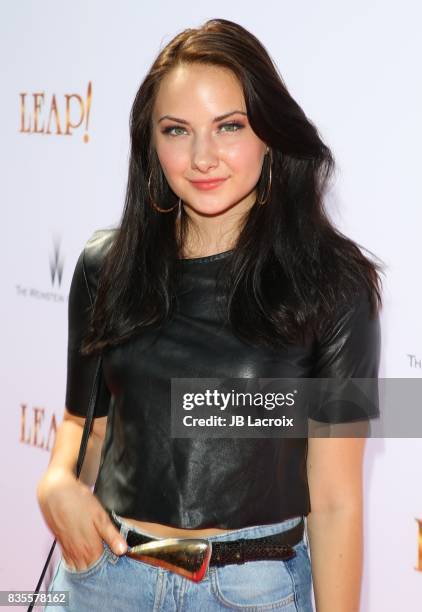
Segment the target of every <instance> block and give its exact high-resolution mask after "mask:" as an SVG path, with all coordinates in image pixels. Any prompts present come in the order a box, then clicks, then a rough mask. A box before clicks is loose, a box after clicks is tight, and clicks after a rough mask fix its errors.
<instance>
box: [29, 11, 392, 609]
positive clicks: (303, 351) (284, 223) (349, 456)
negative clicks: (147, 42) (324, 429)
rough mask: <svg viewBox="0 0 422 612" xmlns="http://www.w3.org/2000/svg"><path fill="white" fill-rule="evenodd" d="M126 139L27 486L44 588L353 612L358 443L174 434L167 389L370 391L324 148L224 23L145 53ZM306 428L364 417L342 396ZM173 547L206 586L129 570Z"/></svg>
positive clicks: (153, 569) (361, 287) (102, 600)
mask: <svg viewBox="0 0 422 612" xmlns="http://www.w3.org/2000/svg"><path fill="white" fill-rule="evenodd" d="M130 127H131V158H130V165H129V178H128V187H127V195H126V202H125V207H124V211H123V215H122V219H121V222H120V224H119V226H118V228H117V229H112V230H99V231H97V232H95V233H94V235H93V236H92V237H91V238H90V240H89V241H88V243H87V244H86V245H85V248H84V249H83V251H82V253H81V255H80V257H79V260H78V262H77V264H76V268H75V272H74V276H73V280H72V285H71V290H70V296H69V340H68V372H67V376H68V378H67V389H66V409H65V413H64V419H63V423H62V424H61V426H60V427H59V430H58V432H57V437H56V443H55V446H54V449H53V451H52V457H51V460H50V464H49V467H48V469H47V471H46V473H45V475H44V476H43V478H42V479H41V480H40V482H39V485H38V489H37V495H38V500H39V504H40V507H41V509H42V512H43V515H44V517H45V520H46V523H47V524H48V526H49V528H50V529H51V530H52V531H53V533H54V534H55V536H56V537H57V540H58V542H59V544H60V547H61V551H62V558H61V561H60V563H59V566H58V568H57V571H56V574H55V577H54V579H53V581H52V583H51V585H50V589H51V590H62V589H63V590H68V591H69V592H70V607H68V608H66V609H68V610H77V611H78V612H82V611H83V610H97V609H98V610H99V609H102V610H113V611H116V610H122V611H123V610H124V611H125V612H126V611H129V610H142V611H147V610H164V611H167V610H194V611H197V610H202V611H205V610H220V609H221V610H229V609H232V610H254V611H260V610H275V609H283V610H285V612H288V611H295V612H299V611H300V612H310V611H311V610H312V603H311V601H312V594H311V590H312V585H313V588H314V594H315V601H316V607H317V611H318V612H333V611H335V612H357V611H358V609H359V597H360V582H361V569H362V456H363V450H364V437H355V438H350V437H342V438H340V437H335V438H332V437H331V438H327V437H322V436H321V437H318V436H312V437H309V438H298V437H296V438H294V437H290V438H289V437H284V438H283V437H281V438H258V437H256V438H240V437H233V438H231V439H227V438H216V437H212V436H211V435H210V437H209V438H206V439H204V438H203V437H197V438H195V437H192V438H177V437H174V436H172V435H171V427H170V420H171V419H170V417H171V410H170V404H171V402H170V396H171V379H172V378H174V379H177V378H222V377H224V378H248V377H253V378H259V377H267V378H280V379H281V378H293V377H294V378H336V377H344V378H350V377H361V378H377V376H378V367H379V352H380V325H379V308H380V306H381V296H380V289H379V286H380V281H379V274H378V270H379V269H380V268H379V267H378V264H375V263H373V262H372V261H370V260H369V259H368V258H366V257H365V256H364V255H363V254H362V252H361V250H360V249H359V248H358V246H357V245H356V244H355V243H354V242H353V241H351V240H350V239H348V238H347V237H346V236H344V235H342V234H341V233H340V232H339V231H338V230H336V229H335V228H334V227H333V226H332V224H331V223H330V221H329V219H328V217H327V215H326V213H325V211H324V205H323V195H324V192H325V188H326V183H327V181H328V179H329V177H330V175H331V173H332V170H333V167H334V161H333V158H332V155H331V152H330V150H329V149H328V148H327V146H326V145H325V144H324V143H323V142H322V141H321V138H320V136H319V135H318V132H317V130H316V128H315V126H314V125H313V124H312V123H311V121H310V120H309V119H308V118H307V117H306V116H305V114H304V112H303V111H302V110H301V108H300V107H299V106H298V104H297V103H296V102H295V101H294V100H293V99H292V97H291V96H290V94H289V92H288V91H287V88H286V86H285V85H284V83H283V82H282V80H281V78H280V76H279V74H278V72H277V69H276V68H275V66H274V65H273V63H272V61H271V59H270V57H269V56H268V53H267V52H266V50H265V49H264V47H263V46H262V44H261V43H260V42H259V41H258V40H257V39H256V38H255V37H254V36H253V35H252V34H251V33H249V32H248V31H247V30H245V29H244V28H243V27H241V26H239V25H237V24H236V23H233V22H230V21H227V20H224V19H213V20H210V21H208V22H206V23H205V24H204V25H203V26H202V27H200V28H198V29H188V30H186V31H184V32H182V33H181V34H179V35H178V36H176V37H175V38H174V39H173V40H172V41H171V42H170V43H169V44H168V45H167V46H166V47H165V48H164V49H163V50H162V51H161V53H160V54H159V56H158V57H157V59H156V60H155V62H154V64H153V66H152V67H151V69H150V71H149V73H148V75H147V76H146V78H145V79H144V81H143V83H142V84H141V86H140V88H139V91H138V93H137V95H136V98H135V101H134V104H133V108H132V113H131V125H130ZM81 348H82V351H80V349H81ZM99 353H102V355H103V368H102V378H101V387H100V396H99V400H98V404H97V408H96V413H95V418H94V424H93V428H92V434H91V436H90V442H89V445H88V449H87V454H86V457H85V463H84V469H83V472H82V475H81V479H80V480H77V479H76V478H75V465H76V459H77V455H78V450H79V446H80V441H81V435H82V429H83V425H84V420H85V415H86V409H87V406H88V400H89V393H90V390H91V386H92V381H93V377H94V370H95V366H96V363H97V357H98V354H99ZM377 412H378V409H377V406H376V405H375V407H374V412H373V414H369V415H368V416H375V415H376V414H377ZM309 416H310V417H311V420H310V423H314V424H318V423H326V424H328V425H327V426H329V423H342V422H346V421H348V420H352V419H353V418H354V417H356V418H358V416H357V415H355V414H354V413H353V410H351V409H350V406H349V408H348V410H347V411H344V412H342V404H341V402H338V404H337V405H336V408H335V410H333V409H330V407H328V406H325V407H324V406H316V405H315V406H314V407H311V411H310V414H309ZM94 482H95V487H94V490H93V491H92V490H91V487H92V485H93V484H94ZM304 524H306V530H304ZM306 536H308V538H307V537H306ZM169 538H182V539H186V538H194V539H198V538H199V539H202V540H205V542H206V543H207V542H210V543H211V544H212V556H211V559H210V561H209V565H208V567H207V568H206V571H205V573H204V575H203V577H202V580H199V581H197V582H195V581H194V580H192V579H190V578H189V577H188V576H186V575H181V574H180V573H178V571H177V568H176V569H175V568H174V567H172V568H170V569H169V567H170V566H164V564H161V565H160V563H158V565H154V564H153V563H151V562H149V561H146V560H145V559H144V560H140V559H139V558H136V557H134V556H129V553H130V552H131V551H132V549H133V546H135V545H136V544H140V543H142V542H148V541H151V542H157V540H158V541H160V540H164V544H166V543H167V544H168V539H169ZM178 545H180V541H178ZM188 556H189V555H188ZM55 609H60V608H58V607H56V608H55Z"/></svg>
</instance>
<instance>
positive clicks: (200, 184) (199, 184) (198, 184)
mask: <svg viewBox="0 0 422 612" xmlns="http://www.w3.org/2000/svg"><path fill="white" fill-rule="evenodd" d="M225 180H226V179H225V178H223V179H217V180H216V181H215V180H208V181H191V183H192V185H193V186H194V187H195V188H196V189H200V190H201V191H208V190H209V189H215V188H216V187H218V186H219V185H221V183H224V181H225Z"/></svg>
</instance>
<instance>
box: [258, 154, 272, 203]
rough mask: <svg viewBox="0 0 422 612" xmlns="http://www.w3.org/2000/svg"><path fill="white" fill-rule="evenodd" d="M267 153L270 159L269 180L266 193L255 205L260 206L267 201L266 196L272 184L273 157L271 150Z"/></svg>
mask: <svg viewBox="0 0 422 612" xmlns="http://www.w3.org/2000/svg"><path fill="white" fill-rule="evenodd" d="M268 153H269V157H270V178H269V181H268V186H267V193H266V196H265V198H264V199H263V200H262V199H261V198H260V199H257V204H259V205H260V206H264V204H266V202H267V200H268V196H269V195H270V191H271V182H272V170H271V166H272V165H273V155H272V151H271V149H268Z"/></svg>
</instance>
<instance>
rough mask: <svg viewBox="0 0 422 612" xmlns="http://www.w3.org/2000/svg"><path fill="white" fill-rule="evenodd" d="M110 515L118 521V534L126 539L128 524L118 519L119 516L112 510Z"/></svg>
mask: <svg viewBox="0 0 422 612" xmlns="http://www.w3.org/2000/svg"><path fill="white" fill-rule="evenodd" d="M111 516H112V517H113V519H114V520H115V521H116V523H118V525H120V535H121V536H122V537H123V538H124V539H125V540H126V539H127V533H128V531H129V525H127V524H126V523H124V522H122V521H121V520H120V519H119V517H118V516H117V514H116V513H115V512H114V510H112V511H111Z"/></svg>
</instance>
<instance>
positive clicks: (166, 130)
mask: <svg viewBox="0 0 422 612" xmlns="http://www.w3.org/2000/svg"><path fill="white" fill-rule="evenodd" d="M184 129H185V128H182V127H180V126H177V125H173V126H169V127H166V128H164V130H163V131H162V133H163V134H170V135H171V136H175V134H173V133H172V131H173V130H184Z"/></svg>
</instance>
